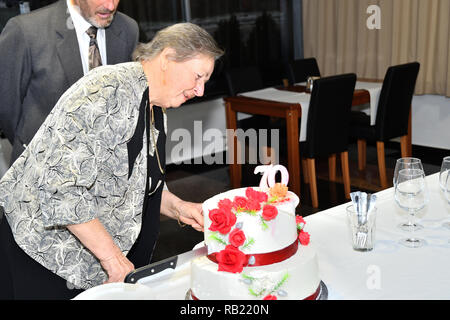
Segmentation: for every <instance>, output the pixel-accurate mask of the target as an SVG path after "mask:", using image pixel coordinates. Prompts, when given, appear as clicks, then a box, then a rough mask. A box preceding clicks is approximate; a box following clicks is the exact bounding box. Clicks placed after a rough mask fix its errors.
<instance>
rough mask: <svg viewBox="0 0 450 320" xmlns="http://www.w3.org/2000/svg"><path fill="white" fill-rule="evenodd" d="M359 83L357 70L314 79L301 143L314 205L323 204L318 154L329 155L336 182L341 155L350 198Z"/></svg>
mask: <svg viewBox="0 0 450 320" xmlns="http://www.w3.org/2000/svg"><path fill="white" fill-rule="evenodd" d="M355 83H356V75H355V74H353V73H350V74H343V75H336V76H331V77H325V78H321V79H318V80H315V81H314V87H313V90H312V92H311V100H310V103H309V109H308V121H307V132H306V141H305V142H302V143H301V144H300V150H301V151H300V155H301V156H303V157H305V158H306V160H304V161H305V163H306V164H305V166H304V167H306V177H307V179H308V181H309V186H310V191H311V199H312V205H313V207H314V208H317V207H318V206H319V202H318V195H317V184H316V169H315V158H317V157H322V156H328V162H329V175H330V180H332V181H335V178H336V154H337V153H339V154H340V157H341V167H342V176H343V181H344V189H345V196H346V198H347V199H350V171H349V166H348V134H349V125H350V112H351V106H352V100H353V91H354V90H355ZM302 161H303V160H302Z"/></svg>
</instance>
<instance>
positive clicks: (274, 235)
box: [203, 187, 299, 254]
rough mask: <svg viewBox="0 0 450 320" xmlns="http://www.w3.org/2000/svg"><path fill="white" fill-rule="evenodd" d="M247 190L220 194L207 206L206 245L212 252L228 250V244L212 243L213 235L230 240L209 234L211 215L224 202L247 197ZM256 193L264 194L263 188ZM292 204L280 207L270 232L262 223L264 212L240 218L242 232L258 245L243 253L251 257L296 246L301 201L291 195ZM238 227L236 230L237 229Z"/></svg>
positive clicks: (238, 218)
mask: <svg viewBox="0 0 450 320" xmlns="http://www.w3.org/2000/svg"><path fill="white" fill-rule="evenodd" d="M246 189H247V188H240V189H234V190H230V191H227V192H224V193H220V194H218V195H216V196H214V197H212V198H210V199H208V200H206V201H205V202H204V203H203V214H204V226H205V243H206V244H207V246H208V252H209V253H212V252H218V251H220V250H223V249H224V248H225V245H224V244H221V243H219V242H217V241H216V240H213V239H211V234H213V233H214V234H217V235H218V236H219V237H221V238H224V239H227V235H221V234H218V233H217V232H213V231H211V230H209V227H210V226H211V223H212V222H211V220H210V219H209V211H210V210H212V209H216V208H217V203H218V202H219V201H220V200H223V199H230V200H231V201H233V199H234V197H235V196H244V197H245V190H246ZM253 189H255V190H257V191H260V189H259V188H257V187H253ZM288 196H289V198H290V199H291V200H290V201H286V202H282V203H280V204H277V205H276V207H277V209H278V215H277V217H276V218H275V219H273V220H270V221H265V223H266V224H267V226H268V228H266V229H264V228H263V224H262V222H261V217H260V216H261V210H260V211H259V212H257V215H250V214H247V213H245V212H241V213H238V214H237V220H236V224H239V223H241V224H242V231H243V232H244V234H245V236H246V238H247V239H251V238H252V239H253V240H254V243H253V245H251V246H250V247H248V248H246V249H242V252H244V253H246V254H249V253H266V252H272V251H277V250H281V249H283V248H285V247H287V246H289V245H290V244H292V243H293V242H294V241H295V239H296V238H297V227H296V224H295V207H296V206H297V205H298V203H299V199H298V197H297V196H296V195H295V194H294V193H292V192H289V194H288ZM234 228H235V227H233V229H234Z"/></svg>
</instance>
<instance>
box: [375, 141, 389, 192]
mask: <svg viewBox="0 0 450 320" xmlns="http://www.w3.org/2000/svg"><path fill="white" fill-rule="evenodd" d="M377 157H378V171H379V172H380V183H381V187H382V188H383V189H387V187H388V183H387V177H386V159H385V155H384V142H383V141H377Z"/></svg>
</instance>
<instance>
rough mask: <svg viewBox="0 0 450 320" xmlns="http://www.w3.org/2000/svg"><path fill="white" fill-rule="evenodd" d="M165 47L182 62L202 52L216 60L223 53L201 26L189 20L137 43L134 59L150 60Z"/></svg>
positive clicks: (174, 58)
mask: <svg viewBox="0 0 450 320" xmlns="http://www.w3.org/2000/svg"><path fill="white" fill-rule="evenodd" d="M165 48H172V49H174V51H175V55H174V56H172V57H171V58H172V59H173V60H174V61H177V62H183V61H186V60H189V59H192V58H194V57H195V56H197V55H198V54H203V55H206V56H209V57H212V58H214V60H217V59H218V58H220V57H221V56H222V55H223V53H224V52H223V50H222V49H220V48H219V46H218V45H217V43H216V41H215V40H214V38H213V37H212V36H211V35H210V34H209V33H208V32H207V31H206V30H204V29H203V28H201V27H199V26H197V25H195V24H193V23H189V22H185V23H177V24H174V25H171V26H169V27H166V28H164V29H162V30H160V31H158V32H157V33H156V35H155V37H154V38H153V39H152V40H151V41H150V42H148V43H139V44H138V45H137V47H136V49H135V50H134V52H133V60H134V61H144V60H152V59H153V58H155V57H156V56H157V55H159V54H160V53H161V52H162V51H163V50H164V49H165Z"/></svg>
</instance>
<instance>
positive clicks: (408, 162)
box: [393, 157, 425, 231]
mask: <svg viewBox="0 0 450 320" xmlns="http://www.w3.org/2000/svg"><path fill="white" fill-rule="evenodd" d="M403 169H418V170H422V172H423V176H424V177H425V171H424V170H423V165H422V161H421V160H420V159H419V158H412V157H404V158H400V159H397V162H396V163H395V169H394V177H393V185H394V188H395V186H396V184H397V180H398V173H399V171H400V170H403ZM398 227H399V228H400V229H402V230H403V231H414V230H420V229H422V226H421V225H417V224H415V225H411V224H410V222H403V223H401V224H399V225H398Z"/></svg>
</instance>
